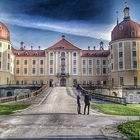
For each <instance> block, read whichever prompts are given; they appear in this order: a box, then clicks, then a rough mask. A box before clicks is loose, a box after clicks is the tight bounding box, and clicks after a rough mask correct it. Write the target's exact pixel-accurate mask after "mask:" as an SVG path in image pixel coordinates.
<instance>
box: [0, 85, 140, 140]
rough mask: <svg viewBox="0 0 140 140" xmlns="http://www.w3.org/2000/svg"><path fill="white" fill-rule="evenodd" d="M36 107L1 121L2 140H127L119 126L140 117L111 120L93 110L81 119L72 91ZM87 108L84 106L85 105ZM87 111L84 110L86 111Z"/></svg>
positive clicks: (47, 98) (51, 96)
mask: <svg viewBox="0 0 140 140" xmlns="http://www.w3.org/2000/svg"><path fill="white" fill-rule="evenodd" d="M47 95H48V94H47V92H46V95H45V96H44V98H43V99H42V100H41V101H40V103H39V104H34V105H33V106H32V107H30V108H28V109H26V110H24V111H22V112H18V113H16V114H13V115H10V116H1V117H0V139H9V140H11V139H13V140H16V139H18V140H23V139H24V140H27V139H30V140H40V139H41V140H46V139H47V140H49V139H52V140H53V139H56V140H59V139H63V140H64V139H70V140H114V139H116V140H124V139H126V138H125V137H123V136H122V135H121V134H120V133H119V132H118V131H117V129H116V126H117V125H118V124H119V123H121V122H123V121H126V120H132V119H134V120H135V119H139V118H138V117H123V116H109V115H104V114H102V113H99V112H97V111H94V110H91V111H90V115H77V111H76V108H77V107H76V98H75V97H76V93H75V90H74V89H72V88H70V87H67V88H65V87H56V88H53V89H52V91H51V93H50V94H49V95H48V96H47ZM82 106H83V103H82ZM82 111H83V108H82Z"/></svg>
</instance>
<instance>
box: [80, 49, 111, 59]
mask: <svg viewBox="0 0 140 140" xmlns="http://www.w3.org/2000/svg"><path fill="white" fill-rule="evenodd" d="M109 54H110V52H109V50H82V51H81V53H80V55H81V56H83V57H107V56H108V55H109Z"/></svg>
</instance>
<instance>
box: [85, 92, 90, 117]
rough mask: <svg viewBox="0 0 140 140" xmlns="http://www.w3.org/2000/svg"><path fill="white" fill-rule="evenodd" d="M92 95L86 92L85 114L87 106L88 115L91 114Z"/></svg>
mask: <svg viewBox="0 0 140 140" xmlns="http://www.w3.org/2000/svg"><path fill="white" fill-rule="evenodd" d="M90 100H91V99H90V96H89V95H88V94H87V93H86V94H85V99H84V102H85V107H84V115H85V114H86V108H87V107H88V112H87V115H89V109H90Z"/></svg>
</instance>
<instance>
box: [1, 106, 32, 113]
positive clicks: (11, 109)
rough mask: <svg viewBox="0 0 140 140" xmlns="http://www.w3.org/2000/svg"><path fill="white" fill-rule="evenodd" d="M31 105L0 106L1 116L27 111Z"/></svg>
mask: <svg viewBox="0 0 140 140" xmlns="http://www.w3.org/2000/svg"><path fill="white" fill-rule="evenodd" d="M29 106H30V105H29V104H7V105H0V115H9V114H13V113H15V112H16V111H18V110H22V109H25V108H27V107H29Z"/></svg>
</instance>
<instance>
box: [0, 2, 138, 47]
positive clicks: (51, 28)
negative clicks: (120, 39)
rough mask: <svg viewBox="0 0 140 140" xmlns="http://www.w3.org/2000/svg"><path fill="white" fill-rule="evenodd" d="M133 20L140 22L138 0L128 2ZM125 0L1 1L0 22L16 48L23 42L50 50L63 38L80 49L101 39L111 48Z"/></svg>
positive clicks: (95, 44)
mask: <svg viewBox="0 0 140 140" xmlns="http://www.w3.org/2000/svg"><path fill="white" fill-rule="evenodd" d="M127 1H128V5H129V7H130V9H131V18H132V19H133V20H136V21H137V22H139V23H140V16H139V7H140V1H139V0H127ZM124 3H125V0H0V21H1V22H4V23H5V24H6V25H7V26H8V28H9V30H10V34H11V41H12V43H13V46H14V47H15V48H19V44H20V42H21V41H24V42H25V45H26V46H27V47H30V46H31V45H32V46H34V48H37V47H38V46H41V47H42V48H47V47H49V46H50V45H52V44H54V43H55V42H57V41H58V40H60V39H61V35H62V34H65V36H66V39H68V40H69V41H71V42H72V43H73V44H75V45H76V46H78V47H81V48H87V46H91V47H93V46H98V44H99V42H100V40H101V39H102V40H104V41H105V45H106V46H107V45H108V42H109V41H110V38H111V36H110V34H111V30H112V29H113V27H114V26H115V25H116V11H119V14H118V16H119V21H122V20H123V9H124Z"/></svg>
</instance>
